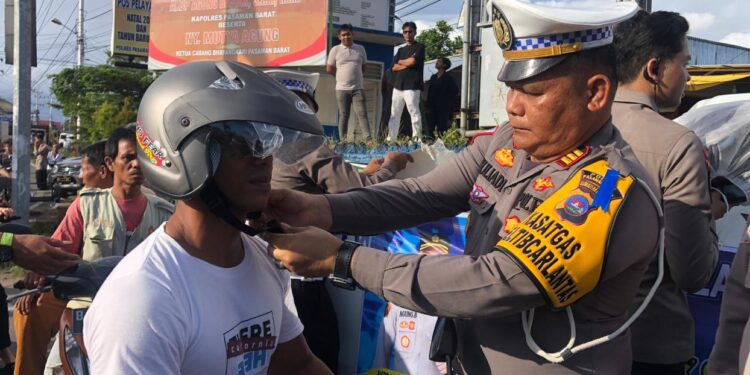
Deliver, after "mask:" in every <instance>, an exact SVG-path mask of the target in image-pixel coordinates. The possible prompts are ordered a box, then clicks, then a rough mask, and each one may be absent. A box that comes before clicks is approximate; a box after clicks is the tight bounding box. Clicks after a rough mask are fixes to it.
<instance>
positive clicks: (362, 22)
mask: <svg viewBox="0 0 750 375" xmlns="http://www.w3.org/2000/svg"><path fill="white" fill-rule="evenodd" d="M392 3H393V1H392V0H332V1H331V6H332V13H333V23H336V24H339V25H341V24H345V23H350V24H352V26H354V27H358V28H362V29H369V30H379V31H391V28H390V26H389V23H388V20H389V16H390V13H391V4H392Z"/></svg>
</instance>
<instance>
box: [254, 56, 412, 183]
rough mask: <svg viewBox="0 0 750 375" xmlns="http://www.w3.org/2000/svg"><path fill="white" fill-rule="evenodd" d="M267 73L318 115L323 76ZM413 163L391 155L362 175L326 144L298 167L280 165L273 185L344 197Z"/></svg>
mask: <svg viewBox="0 0 750 375" xmlns="http://www.w3.org/2000/svg"><path fill="white" fill-rule="evenodd" d="M265 73H266V74H268V75H270V76H271V77H273V78H275V79H276V80H277V81H279V82H280V83H281V84H282V85H284V86H286V88H288V89H289V90H291V91H292V92H294V93H295V94H297V96H299V97H300V98H301V99H302V100H303V101H305V103H306V104H307V105H308V107H310V108H312V109H313V110H314V111H315V112H318V103H317V101H316V100H315V89H316V87H317V85H318V78H319V76H320V74H318V73H304V72H296V71H291V70H281V69H274V70H267V71H265ZM412 161H414V159H413V158H412V157H411V155H409V154H407V153H404V152H391V153H389V154H387V155H386V156H385V157H384V158H376V159H373V160H371V161H370V163H369V164H368V166H367V167H366V168H365V169H364V170H363V171H362V172H359V171H357V169H356V168H355V167H354V166H353V165H351V164H349V163H347V162H346V161H345V160H344V158H343V157H341V155H339V154H337V153H336V152H334V151H333V150H331V148H330V147H328V145H327V144H323V145H321V146H320V147H319V148H318V149H317V150H315V151H314V152H312V153H310V154H309V155H306V156H305V157H304V158H302V159H301V160H300V161H298V162H297V163H294V164H284V163H281V162H276V163H275V164H274V166H273V179H272V181H271V183H272V185H273V187H274V188H277V189H281V188H284V189H294V190H299V191H304V192H306V193H311V194H325V193H343V192H345V191H348V190H351V189H354V188H358V187H363V186H368V185H373V184H377V183H379V182H383V181H388V180H390V179H392V178H394V177H395V176H396V173H398V172H399V171H401V170H402V169H404V168H405V167H406V164H407V163H409V162H412Z"/></svg>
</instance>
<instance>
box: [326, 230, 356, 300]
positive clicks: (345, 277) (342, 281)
mask: <svg viewBox="0 0 750 375" xmlns="http://www.w3.org/2000/svg"><path fill="white" fill-rule="evenodd" d="M360 246H362V245H360V244H358V243H356V242H351V241H344V243H342V244H341V247H339V252H338V254H336V265H335V266H334V268H333V274H332V275H331V276H329V277H328V278H329V279H330V280H331V284H333V285H334V286H336V287H339V288H342V289H348V290H354V287H355V286H356V283H355V282H354V279H353V278H352V268H351V264H352V257H353V256H354V251H355V250H357V248H358V247H360Z"/></svg>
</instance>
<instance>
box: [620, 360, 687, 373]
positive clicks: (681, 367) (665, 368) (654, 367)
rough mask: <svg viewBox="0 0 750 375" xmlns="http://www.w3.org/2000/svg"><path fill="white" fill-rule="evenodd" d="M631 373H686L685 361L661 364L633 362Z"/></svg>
mask: <svg viewBox="0 0 750 375" xmlns="http://www.w3.org/2000/svg"><path fill="white" fill-rule="evenodd" d="M630 373H631V375H685V362H680V363H671V364H667V365H664V364H660V363H644V362H633V368H632V370H631V371H630Z"/></svg>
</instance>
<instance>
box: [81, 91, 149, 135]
mask: <svg viewBox="0 0 750 375" xmlns="http://www.w3.org/2000/svg"><path fill="white" fill-rule="evenodd" d="M136 115H137V113H136V111H134V110H133V99H131V98H129V97H127V98H125V99H124V100H123V101H122V103H110V102H104V103H102V105H100V106H99V109H97V110H96V112H94V113H93V114H92V115H91V126H89V128H88V129H87V130H88V131H87V132H86V138H87V140H88V141H89V142H96V141H98V140H101V139H104V138H107V137H108V136H109V135H110V134H111V133H112V130H114V129H115V128H118V127H120V126H122V125H125V124H127V123H131V122H133V121H135V119H136Z"/></svg>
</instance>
